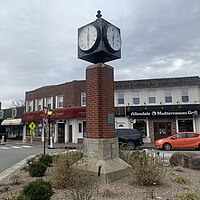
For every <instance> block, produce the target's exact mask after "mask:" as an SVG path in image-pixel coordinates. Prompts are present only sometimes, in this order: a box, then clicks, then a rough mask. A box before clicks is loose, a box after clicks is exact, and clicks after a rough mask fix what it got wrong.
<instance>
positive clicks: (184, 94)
mask: <svg viewBox="0 0 200 200" xmlns="http://www.w3.org/2000/svg"><path fill="white" fill-rule="evenodd" d="M188 94H189V92H188V89H187V88H183V89H181V99H182V102H183V103H188V102H189V95H188Z"/></svg>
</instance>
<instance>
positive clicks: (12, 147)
mask: <svg viewBox="0 0 200 200" xmlns="http://www.w3.org/2000/svg"><path fill="white" fill-rule="evenodd" d="M10 148H11V149H21V147H18V146H11V147H10Z"/></svg>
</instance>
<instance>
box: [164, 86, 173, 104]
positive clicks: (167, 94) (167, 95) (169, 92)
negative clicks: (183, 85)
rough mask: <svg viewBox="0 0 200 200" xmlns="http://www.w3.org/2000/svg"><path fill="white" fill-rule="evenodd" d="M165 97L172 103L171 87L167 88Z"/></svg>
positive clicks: (166, 101) (166, 100) (167, 101)
mask: <svg viewBox="0 0 200 200" xmlns="http://www.w3.org/2000/svg"><path fill="white" fill-rule="evenodd" d="M164 97H165V103H172V91H171V89H165V90H164Z"/></svg>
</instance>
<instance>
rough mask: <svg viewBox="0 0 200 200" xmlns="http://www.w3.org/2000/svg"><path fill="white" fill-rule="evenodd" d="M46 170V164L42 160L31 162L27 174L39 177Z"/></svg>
mask: <svg viewBox="0 0 200 200" xmlns="http://www.w3.org/2000/svg"><path fill="white" fill-rule="evenodd" d="M46 170H47V166H46V165H45V164H44V163H43V162H39V161H38V162H36V163H32V164H31V165H30V166H29V168H28V171H29V174H30V176H32V177H41V176H44V174H45V172H46Z"/></svg>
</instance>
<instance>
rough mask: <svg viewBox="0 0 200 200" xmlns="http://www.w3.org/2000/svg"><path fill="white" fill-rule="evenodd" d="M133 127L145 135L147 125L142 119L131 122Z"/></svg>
mask: <svg viewBox="0 0 200 200" xmlns="http://www.w3.org/2000/svg"><path fill="white" fill-rule="evenodd" d="M133 128H134V129H137V130H138V131H141V133H142V136H143V137H146V136H147V125H146V122H145V121H144V120H136V121H135V123H133Z"/></svg>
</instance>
